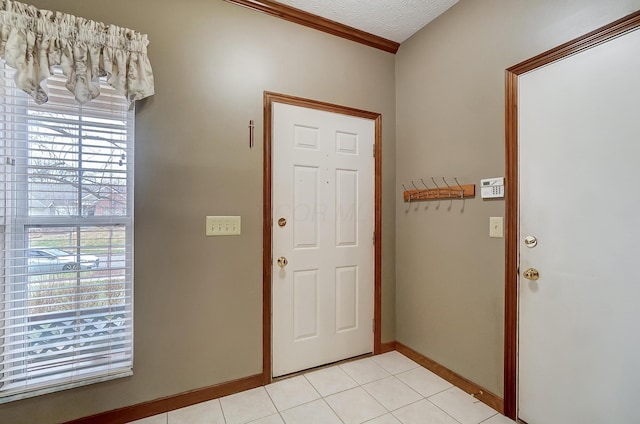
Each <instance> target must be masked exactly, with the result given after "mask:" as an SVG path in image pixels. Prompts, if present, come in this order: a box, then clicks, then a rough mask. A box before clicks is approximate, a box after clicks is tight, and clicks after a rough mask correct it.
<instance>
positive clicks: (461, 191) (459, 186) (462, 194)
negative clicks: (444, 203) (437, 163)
mask: <svg viewBox="0 0 640 424" xmlns="http://www.w3.org/2000/svg"><path fill="white" fill-rule="evenodd" d="M453 179H454V180H455V182H456V184H458V188H460V198H461V199H463V198H464V189H463V188H462V186H461V185H460V183H459V182H458V178H456V177H454V178H453Z"/></svg>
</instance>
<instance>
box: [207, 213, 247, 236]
mask: <svg viewBox="0 0 640 424" xmlns="http://www.w3.org/2000/svg"><path fill="white" fill-rule="evenodd" d="M240 221H241V220H240V217H239V216H208V217H207V231H206V235H207V236H237V235H240Z"/></svg>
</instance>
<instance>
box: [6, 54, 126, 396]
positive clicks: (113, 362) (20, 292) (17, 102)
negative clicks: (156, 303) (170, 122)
mask: <svg viewBox="0 0 640 424" xmlns="http://www.w3.org/2000/svg"><path fill="white" fill-rule="evenodd" d="M45 84H47V85H48V87H47V90H48V94H49V101H48V103H46V104H44V105H37V104H36V103H35V102H34V101H33V100H32V99H31V98H30V97H29V96H27V95H26V94H25V93H23V92H22V91H21V90H19V89H16V88H15V85H14V82H13V71H12V70H11V69H9V68H8V67H6V66H5V65H4V63H0V137H1V139H0V152H1V154H2V158H1V162H0V187H1V190H0V261H1V262H2V271H1V274H0V402H7V401H10V400H14V399H20V398H24V397H29V396H34V395H37V394H41V393H46V392H51V391H55V390H61V389H64V388H69V387H75V386H79V385H83V384H89V383H93V382H97V381H103V380H107V379H112V378H117V377H121V376H125V375H130V374H131V370H132V360H133V337H132V331H133V324H132V323H133V304H132V299H133V133H134V131H133V125H134V113H133V112H132V111H129V110H128V103H127V101H126V99H125V98H124V97H123V96H122V95H120V94H118V93H116V92H115V90H113V89H112V88H111V87H109V86H108V85H107V84H106V83H105V84H102V86H101V95H100V97H98V98H96V99H94V100H93V101H91V102H89V103H87V104H85V105H82V106H81V105H79V104H78V103H77V102H76V100H75V99H74V98H73V95H72V94H71V93H70V92H69V91H68V90H67V89H66V87H65V78H64V77H63V76H60V75H57V76H55V77H53V78H50V79H48V80H47V81H46V83H45Z"/></svg>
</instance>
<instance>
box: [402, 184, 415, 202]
mask: <svg viewBox="0 0 640 424" xmlns="http://www.w3.org/2000/svg"><path fill="white" fill-rule="evenodd" d="M402 188H403V189H404V191H405V192H408V191H409V190H407V188H406V187H405V186H404V184H402ZM412 200H413V194H409V203H411V201H412Z"/></svg>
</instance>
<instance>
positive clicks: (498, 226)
mask: <svg viewBox="0 0 640 424" xmlns="http://www.w3.org/2000/svg"><path fill="white" fill-rule="evenodd" d="M489 237H493V238H503V237H504V219H503V218H502V217H501V216H492V217H490V218H489Z"/></svg>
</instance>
